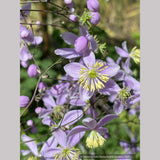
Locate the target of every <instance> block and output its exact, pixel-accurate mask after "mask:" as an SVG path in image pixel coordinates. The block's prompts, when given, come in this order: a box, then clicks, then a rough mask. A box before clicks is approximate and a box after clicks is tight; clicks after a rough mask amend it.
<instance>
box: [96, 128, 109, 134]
mask: <svg viewBox="0 0 160 160" xmlns="http://www.w3.org/2000/svg"><path fill="white" fill-rule="evenodd" d="M97 131H98V132H99V133H100V134H101V135H102V136H105V135H107V136H108V129H107V128H104V127H99V128H98V129H97Z"/></svg>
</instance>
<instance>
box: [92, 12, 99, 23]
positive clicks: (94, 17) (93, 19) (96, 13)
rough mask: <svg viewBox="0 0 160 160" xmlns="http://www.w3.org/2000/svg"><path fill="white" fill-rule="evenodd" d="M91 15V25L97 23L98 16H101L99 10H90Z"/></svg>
mask: <svg viewBox="0 0 160 160" xmlns="http://www.w3.org/2000/svg"><path fill="white" fill-rule="evenodd" d="M91 16H92V18H91V19H90V22H91V23H92V24H93V25H97V24H98V23H99V21H100V18H101V17H100V14H99V12H91Z"/></svg>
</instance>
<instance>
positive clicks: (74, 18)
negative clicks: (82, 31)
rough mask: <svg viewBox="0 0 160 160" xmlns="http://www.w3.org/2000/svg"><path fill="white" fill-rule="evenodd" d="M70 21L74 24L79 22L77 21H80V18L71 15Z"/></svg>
mask: <svg viewBox="0 0 160 160" xmlns="http://www.w3.org/2000/svg"><path fill="white" fill-rule="evenodd" d="M69 19H70V20H72V21H73V22H77V21H78V17H77V16H75V15H74V14H71V15H70V16H69Z"/></svg>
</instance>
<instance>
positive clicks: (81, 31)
mask: <svg viewBox="0 0 160 160" xmlns="http://www.w3.org/2000/svg"><path fill="white" fill-rule="evenodd" d="M79 31H80V34H81V35H82V36H86V35H87V34H88V30H87V25H86V26H85V27H84V26H82V25H80V27H79Z"/></svg>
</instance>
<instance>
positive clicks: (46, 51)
mask: <svg viewBox="0 0 160 160" xmlns="http://www.w3.org/2000/svg"><path fill="white" fill-rule="evenodd" d="M51 1H52V0H51ZM20 2H23V1H20ZM54 2H55V3H56V4H58V5H60V6H62V7H65V5H64V4H63V0H56V1H54ZM74 2H75V12H76V13H78V14H79V15H82V13H83V8H86V0H83V1H82V0H75V1H74ZM99 2H100V15H101V21H100V23H99V24H98V25H97V26H95V27H93V28H92V33H93V34H94V35H97V37H98V39H99V40H100V42H102V43H104V42H106V44H107V50H106V54H105V55H104V56H102V55H100V54H97V55H96V56H97V57H98V58H101V59H103V60H105V59H106V57H107V56H110V57H112V58H113V59H115V60H116V59H117V57H118V55H117V54H116V52H115V49H114V46H119V47H121V43H122V42H123V41H127V45H128V50H129V51H130V50H131V49H132V48H133V47H134V46H137V47H138V48H140V0H109V1H106V0H99ZM32 9H40V10H50V11H56V10H57V8H56V7H55V6H52V5H50V4H45V3H43V4H42V3H32ZM67 16H68V15H67ZM36 21H40V22H41V23H43V24H54V26H51V25H41V26H40V27H38V26H36V25H33V31H34V35H37V36H39V35H41V36H42V37H43V43H42V44H40V45H39V46H37V47H33V46H30V47H29V49H30V52H31V53H32V54H34V57H35V60H36V62H37V64H38V66H39V67H40V68H41V70H42V71H44V70H45V69H46V68H47V67H48V66H49V65H50V64H52V63H53V62H55V61H57V59H58V58H59V56H56V55H55V53H54V50H55V49H57V48H64V47H68V48H69V47H70V46H69V45H67V44H66V43H64V41H63V39H62V38H61V37H60V34H62V33H64V32H68V31H69V32H73V33H75V34H77V35H79V30H78V27H77V25H76V24H74V23H71V22H69V21H68V20H67V19H66V18H65V17H63V16H60V15H57V14H53V13H45V12H35V11H32V12H31V13H30V16H29V17H28V19H27V22H29V23H30V22H32V23H36ZM32 63H34V62H33V61H29V64H32ZM66 63H68V60H63V61H62V63H61V64H58V65H56V66H55V67H53V68H52V69H50V70H49V72H48V74H49V75H50V79H43V82H45V83H46V84H47V85H48V86H49V87H51V86H52V85H53V84H55V83H57V80H56V79H57V77H60V76H62V75H63V74H64V70H63V66H64V65H65V64H66ZM132 69H133V71H134V77H135V78H136V79H138V80H139V79H140V77H139V75H140V74H139V73H140V68H139V66H137V65H136V64H135V63H132ZM37 79H38V78H29V76H28V74H27V70H26V69H24V68H22V67H20V95H26V96H29V97H30V98H31V97H32V94H33V91H34V88H35V86H36V83H37ZM37 106H43V103H42V102H39V103H38V104H37V103H36V102H34V103H33V104H32V106H30V108H29V110H28V111H27V112H26V113H25V114H24V116H23V117H22V118H21V120H20V122H21V130H22V133H25V134H27V135H29V136H31V137H32V138H38V137H40V136H42V135H44V134H46V133H48V132H49V128H48V127H47V126H44V125H42V123H41V122H40V121H39V119H38V118H37V115H36V114H35V112H34V110H35V108H36V107H37ZM22 111H23V109H21V111H20V112H22ZM29 119H32V120H33V121H34V123H37V133H36V134H32V133H31V132H30V130H27V131H25V132H24V130H25V129H26V128H27V125H26V121H27V120H29ZM132 120H134V122H135V123H133V122H129V123H121V122H126V121H132ZM79 123H80V122H79ZM106 127H107V128H108V129H109V133H110V138H109V139H107V140H106V142H105V145H104V147H103V148H104V150H103V149H101V148H99V149H96V150H89V149H88V148H87V147H85V145H84V153H92V152H95V153H97V154H104V152H105V153H106V154H123V153H124V151H123V148H122V147H121V146H120V145H119V140H124V141H128V142H130V136H129V135H128V133H127V132H126V127H127V128H128V129H129V130H130V131H131V132H132V133H133V134H134V135H138V145H139V141H140V136H139V132H140V127H139V119H138V118H137V116H130V115H128V111H127V110H124V111H123V112H122V114H121V116H120V120H113V121H112V122H110V123H109V124H107V125H106ZM48 137H49V136H46V137H43V138H41V139H40V140H37V141H36V142H41V141H42V140H46V139H48ZM86 137H87V135H86V136H85V137H84V138H83V139H82V141H81V144H85V140H86ZM25 148H26V149H27V147H26V146H25V145H21V149H25ZM82 148H83V147H81V149H82ZM21 159H25V158H23V157H22V156H21ZM138 159H140V155H139V154H137V155H136V160H138Z"/></svg>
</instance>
